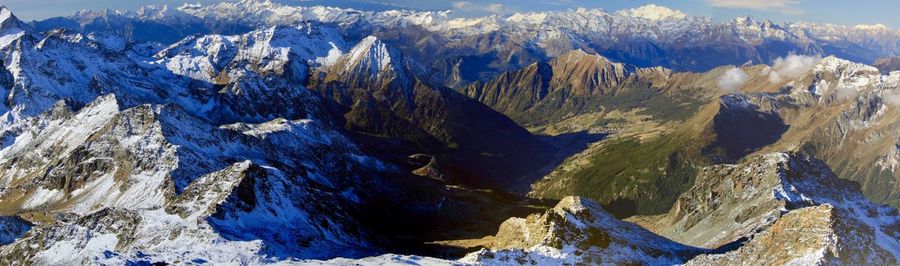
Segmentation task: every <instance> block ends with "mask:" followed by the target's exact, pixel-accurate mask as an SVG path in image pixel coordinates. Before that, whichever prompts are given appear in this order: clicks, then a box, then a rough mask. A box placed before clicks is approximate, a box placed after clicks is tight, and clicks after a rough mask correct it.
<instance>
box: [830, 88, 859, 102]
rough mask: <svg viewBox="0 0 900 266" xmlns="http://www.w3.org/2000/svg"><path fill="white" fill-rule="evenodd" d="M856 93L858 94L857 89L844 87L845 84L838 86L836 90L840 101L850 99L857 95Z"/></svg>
mask: <svg viewBox="0 0 900 266" xmlns="http://www.w3.org/2000/svg"><path fill="white" fill-rule="evenodd" d="M856 92H857V90H856V88H854V87H851V86H847V85H843V84H840V85H838V86H837V88H836V89H835V90H834V93H835V96H836V97H837V99H838V100H844V99H847V98H850V97H852V96H854V95H856Z"/></svg>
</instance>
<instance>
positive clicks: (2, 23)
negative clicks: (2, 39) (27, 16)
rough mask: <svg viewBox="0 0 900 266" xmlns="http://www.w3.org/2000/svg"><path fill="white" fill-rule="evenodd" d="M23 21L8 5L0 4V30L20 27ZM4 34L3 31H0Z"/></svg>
mask: <svg viewBox="0 0 900 266" xmlns="http://www.w3.org/2000/svg"><path fill="white" fill-rule="evenodd" d="M21 24H22V22H21V21H19V19H18V18H16V15H13V13H12V11H10V10H9V8H7V7H6V6H3V5H0V30H6V29H11V28H20V29H21ZM0 34H2V33H0Z"/></svg>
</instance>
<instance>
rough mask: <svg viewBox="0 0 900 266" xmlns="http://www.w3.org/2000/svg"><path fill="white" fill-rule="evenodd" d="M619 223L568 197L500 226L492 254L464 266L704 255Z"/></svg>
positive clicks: (672, 260)
mask: <svg viewBox="0 0 900 266" xmlns="http://www.w3.org/2000/svg"><path fill="white" fill-rule="evenodd" d="M703 251H704V250H703V249H699V248H693V247H689V246H685V245H681V244H678V243H675V242H673V241H671V240H668V239H665V238H662V237H660V236H657V235H655V234H653V233H651V232H649V231H647V230H645V229H643V228H640V227H639V226H637V225H635V224H631V223H628V222H623V221H620V220H617V219H616V218H614V217H613V216H612V215H610V214H608V213H606V212H605V211H603V209H602V207H600V205H599V204H597V203H596V202H594V201H592V200H589V199H584V198H580V197H566V198H564V199H562V200H561V201H560V202H559V204H557V205H556V207H554V208H553V209H550V210H548V211H546V212H544V213H542V214H533V215H531V216H528V217H527V218H511V219H509V220H507V221H506V222H504V223H503V224H502V225H501V226H500V230H499V231H498V232H497V236H496V238H495V240H494V243H493V245H492V248H491V249H490V250H488V249H485V250H481V251H479V252H476V253H472V254H469V255H468V256H467V257H466V258H464V259H463V261H464V262H473V263H484V264H537V265H542V264H547V263H550V264H560V263H566V264H630V263H637V264H678V263H683V262H684V261H686V260H687V259H689V258H691V257H693V256H695V255H696V254H699V253H701V252H703Z"/></svg>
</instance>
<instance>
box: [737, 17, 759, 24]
mask: <svg viewBox="0 0 900 266" xmlns="http://www.w3.org/2000/svg"><path fill="white" fill-rule="evenodd" d="M734 22H735V23H737V24H745V25H750V24H756V23H757V22H756V20H755V19H753V17H752V16H750V15H747V16H743V17H737V18H735V19H734Z"/></svg>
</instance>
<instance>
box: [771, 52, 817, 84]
mask: <svg viewBox="0 0 900 266" xmlns="http://www.w3.org/2000/svg"><path fill="white" fill-rule="evenodd" d="M821 60H822V59H821V58H820V57H818V56H815V57H813V56H806V55H794V54H792V55H788V56H787V57H779V58H778V59H775V62H774V64H772V69H771V71H770V72H769V81H771V82H772V83H778V82H782V81H784V80H790V79H793V78H797V77H799V76H800V75H802V74H803V73H804V72H806V71H807V70H809V69H810V68H812V67H813V66H814V65H816V63H818V62H819V61H821Z"/></svg>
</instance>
